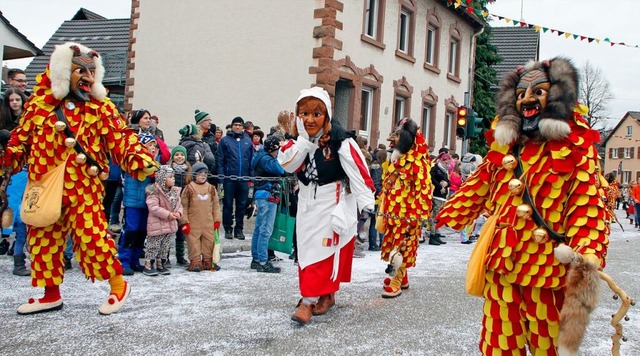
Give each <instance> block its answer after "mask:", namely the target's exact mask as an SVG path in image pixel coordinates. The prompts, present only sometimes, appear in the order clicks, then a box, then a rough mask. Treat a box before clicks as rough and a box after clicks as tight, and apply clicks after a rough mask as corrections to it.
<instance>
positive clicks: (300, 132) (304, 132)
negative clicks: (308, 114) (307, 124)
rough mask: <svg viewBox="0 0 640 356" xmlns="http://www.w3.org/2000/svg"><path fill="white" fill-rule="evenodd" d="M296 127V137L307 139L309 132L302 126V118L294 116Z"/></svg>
mask: <svg viewBox="0 0 640 356" xmlns="http://www.w3.org/2000/svg"><path fill="white" fill-rule="evenodd" d="M296 128H297V129H298V137H303V138H305V139H306V140H307V141H309V134H308V133H307V130H305V128H304V120H302V119H301V118H300V117H297V116H296Z"/></svg>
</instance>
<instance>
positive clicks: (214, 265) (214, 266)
mask: <svg viewBox="0 0 640 356" xmlns="http://www.w3.org/2000/svg"><path fill="white" fill-rule="evenodd" d="M213 270H214V271H216V272H217V271H219V270H221V268H220V265H218V264H217V263H214V264H213Z"/></svg>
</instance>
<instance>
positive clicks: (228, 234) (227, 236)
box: [224, 229, 233, 240]
mask: <svg viewBox="0 0 640 356" xmlns="http://www.w3.org/2000/svg"><path fill="white" fill-rule="evenodd" d="M224 238H225V239H227V240H231V239H233V231H232V230H231V229H224Z"/></svg>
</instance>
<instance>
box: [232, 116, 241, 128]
mask: <svg viewBox="0 0 640 356" xmlns="http://www.w3.org/2000/svg"><path fill="white" fill-rule="evenodd" d="M233 124H241V125H242V126H244V119H243V118H241V117H240V116H236V117H234V118H233V120H231V125H233Z"/></svg>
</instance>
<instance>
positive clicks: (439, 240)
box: [433, 234, 446, 245]
mask: <svg viewBox="0 0 640 356" xmlns="http://www.w3.org/2000/svg"><path fill="white" fill-rule="evenodd" d="M440 236H442V235H440ZM440 236H438V234H435V235H434V237H433V238H434V240H436V241H437V242H438V243H439V244H440V245H444V244H446V242H444V241H442V240H441V239H440Z"/></svg>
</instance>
